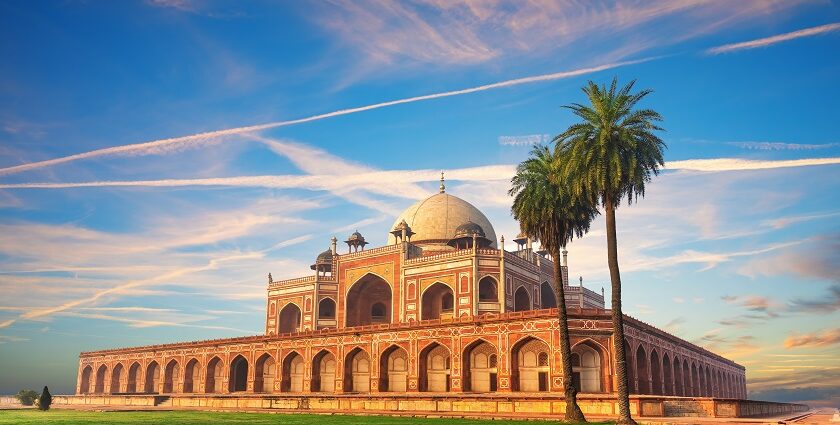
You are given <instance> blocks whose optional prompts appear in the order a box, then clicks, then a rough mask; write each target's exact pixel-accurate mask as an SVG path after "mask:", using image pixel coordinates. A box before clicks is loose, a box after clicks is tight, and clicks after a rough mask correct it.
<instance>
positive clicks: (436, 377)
mask: <svg viewBox="0 0 840 425" xmlns="http://www.w3.org/2000/svg"><path fill="white" fill-rule="evenodd" d="M450 374H451V356H450V354H449V350H448V349H447V348H446V347H444V346H443V345H440V344H438V343H436V342H434V343H431V344H429V345H428V346H427V347H426V348H424V349H423V350H422V351H421V352H420V382H419V386H420V391H429V392H448V391H449V390H450V384H449V376H450Z"/></svg>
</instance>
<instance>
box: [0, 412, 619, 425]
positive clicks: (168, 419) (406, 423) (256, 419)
mask: <svg viewBox="0 0 840 425" xmlns="http://www.w3.org/2000/svg"><path fill="white" fill-rule="evenodd" d="M525 423H532V424H533V423H534V422H522V421H510V420H471V419H454V418H453V419H423V418H399V417H387V416H346V415H334V416H325V415H290V414H271V413H226V412H225V413H222V412H193V411H182V412H88V411H76V410H56V409H53V410H50V411H48V412H41V411H37V410H3V411H0V424H39V425H40V424H50V425H70V424H114V425H123V424H125V425H130V424H167V425H203V424H248V425H268V424H283V425H310V424H313V425H314V424H318V425H322V424H324V425H326V424H330V425H332V424H337V425H363V424H364V425H380V424H381V425H385V424H394V425H449V424H458V425H490V424H492V425H514V424H515V425H522V424H525ZM600 423H602V424H605V422H600Z"/></svg>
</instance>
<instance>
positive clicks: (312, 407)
mask: <svg viewBox="0 0 840 425" xmlns="http://www.w3.org/2000/svg"><path fill="white" fill-rule="evenodd" d="M578 402H579V404H580V407H581V409H582V410H583V412H584V413H585V414H587V415H589V416H597V417H614V416H617V413H618V405H617V403H616V398H615V397H614V396H610V395H606V394H603V395H601V394H582V395H580V396H579V400H578ZM53 403H54V404H55V405H56V406H64V407H70V408H73V407H94V406H102V407H109V408H124V407H130V408H136V409H139V410H143V409H165V408H171V409H201V410H233V411H257V410H259V411H278V412H283V411H285V412H309V413H344V414H354V413H365V414H383V415H388V414H393V415H413V416H492V417H505V418H539V417H541V418H545V417H549V416H562V415H563V413H564V412H565V407H566V405H565V402H564V401H563V397H562V396H560V395H553V394H545V393H540V394H529V393H522V394H515V395H512V394H504V395H502V394H498V393H493V394H490V393H488V394H457V395H454V394H448V393H439V394H437V393H424V394H376V395H371V394H364V395H363V394H298V395H291V394H278V395H261V394H224V395H220V394H173V395H152V394H150V395H78V396H75V395H74V396H55V397H54V398H53ZM807 409H808V407H807V406H805V405H801V404H789V403H774V402H765V401H754V400H736V399H718V398H702V397H701V398H695V397H663V396H640V395H631V397H630V410H631V412H632V414H633V415H634V416H638V417H703V418H745V417H770V416H780V415H788V414H794V413H796V412H804V411H806V410H807Z"/></svg>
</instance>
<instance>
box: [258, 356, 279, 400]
mask: <svg viewBox="0 0 840 425" xmlns="http://www.w3.org/2000/svg"><path fill="white" fill-rule="evenodd" d="M255 367H256V369H254V392H255V393H273V392H274V374H275V367H274V358H273V357H271V355H270V354H268V353H265V354H263V355H262V356H260V358H258V359H257V362H256V365H255Z"/></svg>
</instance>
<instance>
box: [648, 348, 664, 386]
mask: <svg viewBox="0 0 840 425" xmlns="http://www.w3.org/2000/svg"><path fill="white" fill-rule="evenodd" d="M650 381H651V388H650V393H651V394H655V395H661V394H662V371H661V370H660V366H659V353H657V352H656V350H655V349H654V350H651V352H650Z"/></svg>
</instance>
